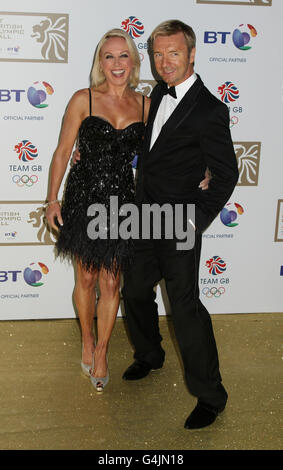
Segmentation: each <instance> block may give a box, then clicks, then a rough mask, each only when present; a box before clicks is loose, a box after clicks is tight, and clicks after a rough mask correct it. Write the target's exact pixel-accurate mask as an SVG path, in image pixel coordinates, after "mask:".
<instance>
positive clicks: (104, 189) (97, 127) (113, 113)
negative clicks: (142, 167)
mask: <svg viewBox="0 0 283 470" xmlns="http://www.w3.org/2000/svg"><path fill="white" fill-rule="evenodd" d="M139 69H140V59H139V54H138V51H137V49H136V46H135V44H134V41H133V40H132V39H131V38H130V36H129V35H128V34H127V33H125V32H124V31H123V30H119V29H114V30H111V31H109V32H108V33H106V34H105V35H104V36H103V38H102V39H101V41H100V43H99V45H98V47H97V52H96V57H95V61H94V65H93V70H92V83H91V88H89V89H83V90H79V91H77V92H76V93H75V94H74V95H73V97H72V98H71V100H70V102H69V105H68V108H67V111H66V114H65V117H64V122H63V127H62V131H61V135H60V140H59V144H58V147H57V149H56V151H55V153H54V157H53V162H52V166H51V180H50V188H49V192H48V198H47V201H48V202H47V210H46V218H47V221H48V223H49V225H50V226H51V227H52V228H58V226H59V236H58V241H57V243H56V248H57V251H58V253H59V255H61V256H63V257H67V258H69V259H71V260H73V261H75V263H76V268H77V276H76V284H75V290H74V300H75V304H76V307H77V310H78V314H79V319H80V325H81V331H82V361H81V367H82V370H83V372H84V373H85V374H86V375H88V376H89V377H90V378H91V381H92V384H93V385H94V387H95V388H96V390H97V391H102V390H103V388H104V387H105V385H106V384H107V382H108V380H109V373H108V364H107V348H108V344H109V340H110V336H111V332H112V329H113V326H114V323H115V319H116V315H117V311H118V308H119V300H120V295H119V288H120V272H121V271H123V270H124V269H127V266H128V265H129V264H130V262H131V259H132V245H131V241H130V240H123V239H121V238H117V239H111V238H110V233H109V224H107V227H106V231H107V238H106V239H105V238H104V239H99V238H98V239H92V238H90V237H89V236H88V232H87V230H88V225H89V222H90V221H91V219H92V218H91V217H89V216H88V215H87V211H88V207H89V206H91V205H92V204H94V203H98V204H103V206H104V207H105V208H106V209H108V216H109V205H110V196H116V197H117V200H118V204H119V207H120V206H121V205H122V204H125V203H133V202H134V177H133V170H132V161H133V159H134V157H135V155H136V154H138V153H139V149H140V146H141V142H142V137H143V134H144V126H145V122H146V120H147V115H148V110H149V104H150V100H149V98H145V97H143V96H142V95H141V94H139V93H136V92H135V91H134V89H135V88H136V86H137V84H138V80H139ZM77 137H78V141H79V152H80V161H79V162H78V163H77V164H76V165H74V166H73V167H72V168H71V170H70V172H69V175H68V178H67V184H66V189H65V194H64V197H63V202H62V207H60V204H59V202H58V191H59V188H60V185H61V182H62V179H63V176H64V174H65V171H66V167H67V164H68V161H69V158H70V154H71V152H72V149H73V146H74V143H75V141H76V139H77ZM56 219H57V223H56ZM108 222H109V217H108ZM97 282H98V283H99V290H100V296H99V301H98V305H97V331H98V338H97V342H96V344H95V338H94V331H93V320H94V310H95V304H96V294H95V286H96V283H97Z"/></svg>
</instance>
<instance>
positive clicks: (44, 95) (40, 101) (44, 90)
mask: <svg viewBox="0 0 283 470" xmlns="http://www.w3.org/2000/svg"><path fill="white" fill-rule="evenodd" d="M25 92H26V90H21V89H14V90H6V89H0V102H8V101H16V103H19V102H20V101H21V100H22V96H23V93H25ZM53 93H54V89H53V87H52V86H51V85H50V84H49V83H47V82H44V81H43V82H34V83H33V86H31V87H29V89H28V91H27V99H28V101H29V103H30V104H31V105H32V106H34V107H35V108H47V106H48V101H49V96H51V95H53Z"/></svg>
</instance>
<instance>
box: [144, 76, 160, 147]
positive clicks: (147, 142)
mask: <svg viewBox="0 0 283 470" xmlns="http://www.w3.org/2000/svg"><path fill="white" fill-rule="evenodd" d="M157 86H158V87H159V88H160V89H159V90H158V93H157V96H156V97H155V99H154V100H153V101H152V102H151V105H150V111H149V116H148V121H147V125H146V133H145V139H144V148H145V150H146V151H149V148H150V142H151V135H152V128H153V123H154V119H155V116H156V113H157V111H158V108H159V105H160V103H161V100H162V98H163V93H162V87H161V86H160V85H157Z"/></svg>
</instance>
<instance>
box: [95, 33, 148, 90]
mask: <svg viewBox="0 0 283 470" xmlns="http://www.w3.org/2000/svg"><path fill="white" fill-rule="evenodd" d="M115 37H117V38H123V39H125V41H126V43H127V46H128V48H129V52H130V56H131V58H132V61H133V70H132V72H131V75H130V78H129V85H130V86H131V87H133V88H136V87H137V85H138V83H139V77H140V56H139V53H138V50H137V48H136V45H135V43H134V41H133V40H132V38H131V37H130V36H129V34H128V33H126V31H123V30H122V29H119V28H114V29H111V30H110V31H108V32H107V33H105V34H104V35H103V37H102V38H101V40H100V41H99V43H98V45H97V48H96V52H95V57H94V62H93V66H92V70H91V74H90V81H91V86H94V87H98V86H99V85H101V84H102V83H103V82H105V75H104V73H103V71H102V70H101V67H100V51H101V48H102V46H103V44H105V42H106V41H107V39H110V38H115Z"/></svg>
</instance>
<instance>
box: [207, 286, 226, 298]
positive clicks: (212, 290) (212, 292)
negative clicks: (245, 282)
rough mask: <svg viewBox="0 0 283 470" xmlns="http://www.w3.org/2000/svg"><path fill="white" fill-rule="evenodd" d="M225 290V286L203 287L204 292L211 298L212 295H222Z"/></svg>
mask: <svg viewBox="0 0 283 470" xmlns="http://www.w3.org/2000/svg"><path fill="white" fill-rule="evenodd" d="M224 292H225V288H224V287H219V288H217V287H211V288H209V287H205V288H204V289H202V293H203V294H204V295H205V296H206V297H207V298H209V299H211V297H216V298H217V297H220V296H221V295H222V294H224Z"/></svg>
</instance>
